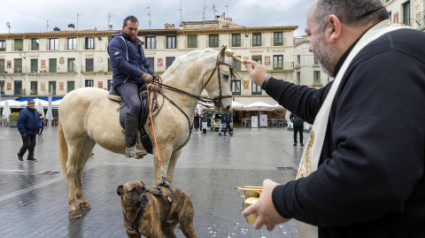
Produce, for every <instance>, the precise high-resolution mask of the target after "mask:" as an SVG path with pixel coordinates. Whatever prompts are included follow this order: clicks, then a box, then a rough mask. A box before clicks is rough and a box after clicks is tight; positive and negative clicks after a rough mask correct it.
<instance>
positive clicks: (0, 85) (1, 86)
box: [0, 60, 4, 95]
mask: <svg viewBox="0 0 425 238" xmlns="http://www.w3.org/2000/svg"><path fill="white" fill-rule="evenodd" d="M0 61H1V60H0ZM0 94H1V95H3V94H4V80H0Z"/></svg>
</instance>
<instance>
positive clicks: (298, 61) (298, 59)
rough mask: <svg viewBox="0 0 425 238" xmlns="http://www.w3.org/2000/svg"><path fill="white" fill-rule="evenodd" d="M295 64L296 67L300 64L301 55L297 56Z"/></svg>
mask: <svg viewBox="0 0 425 238" xmlns="http://www.w3.org/2000/svg"><path fill="white" fill-rule="evenodd" d="M297 63H298V65H300V64H301V55H297Z"/></svg>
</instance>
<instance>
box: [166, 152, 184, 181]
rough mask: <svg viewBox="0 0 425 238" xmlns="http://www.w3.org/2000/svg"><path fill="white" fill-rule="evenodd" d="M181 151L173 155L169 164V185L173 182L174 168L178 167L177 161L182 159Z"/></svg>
mask: <svg viewBox="0 0 425 238" xmlns="http://www.w3.org/2000/svg"><path fill="white" fill-rule="evenodd" d="M181 151H182V150H181V149H178V150H176V151H174V152H172V154H171V158H170V162H169V163H168V169H167V180H168V182H169V183H172V182H173V178H174V168H175V167H176V163H177V159H178V158H179V157H180V154H181Z"/></svg>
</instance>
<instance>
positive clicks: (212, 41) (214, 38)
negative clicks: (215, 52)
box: [209, 34, 218, 48]
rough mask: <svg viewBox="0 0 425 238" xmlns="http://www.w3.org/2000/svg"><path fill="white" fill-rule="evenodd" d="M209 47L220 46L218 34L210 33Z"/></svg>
mask: <svg viewBox="0 0 425 238" xmlns="http://www.w3.org/2000/svg"><path fill="white" fill-rule="evenodd" d="M209 47H212V48H214V47H218V34H211V35H209Z"/></svg>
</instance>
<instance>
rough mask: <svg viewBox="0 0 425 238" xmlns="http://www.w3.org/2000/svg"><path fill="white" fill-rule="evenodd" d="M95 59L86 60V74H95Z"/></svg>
mask: <svg viewBox="0 0 425 238" xmlns="http://www.w3.org/2000/svg"><path fill="white" fill-rule="evenodd" d="M93 62H94V60H93V58H87V59H86V72H93V68H94V67H93Z"/></svg>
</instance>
